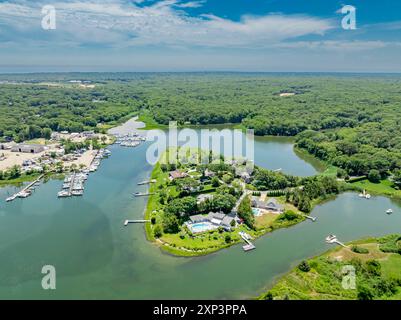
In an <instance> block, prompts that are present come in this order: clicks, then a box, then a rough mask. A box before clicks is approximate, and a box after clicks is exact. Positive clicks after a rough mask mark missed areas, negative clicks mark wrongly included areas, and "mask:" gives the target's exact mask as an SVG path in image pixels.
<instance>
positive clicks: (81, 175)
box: [57, 149, 111, 198]
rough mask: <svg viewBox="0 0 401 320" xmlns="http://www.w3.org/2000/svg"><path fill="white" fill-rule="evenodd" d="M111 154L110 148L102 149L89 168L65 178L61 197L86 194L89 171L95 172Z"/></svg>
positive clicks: (60, 192)
mask: <svg viewBox="0 0 401 320" xmlns="http://www.w3.org/2000/svg"><path fill="white" fill-rule="evenodd" d="M110 155H111V152H110V150H108V149H100V150H99V151H98V152H97V154H96V156H95V158H94V159H93V161H92V163H91V165H90V167H89V169H83V170H81V171H79V172H72V173H70V174H69V175H67V176H66V177H65V179H64V182H63V185H62V190H61V191H59V192H58V194H57V196H58V197H59V198H68V197H72V196H75V197H80V196H83V195H84V190H85V186H84V185H85V182H86V180H88V177H89V173H91V172H95V171H96V170H97V169H98V167H99V166H100V162H101V160H102V159H104V158H107V157H109V156H110Z"/></svg>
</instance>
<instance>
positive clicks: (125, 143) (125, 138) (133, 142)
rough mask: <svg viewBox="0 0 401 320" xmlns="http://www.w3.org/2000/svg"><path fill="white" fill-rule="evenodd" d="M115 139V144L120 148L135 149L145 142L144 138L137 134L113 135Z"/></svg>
mask: <svg viewBox="0 0 401 320" xmlns="http://www.w3.org/2000/svg"><path fill="white" fill-rule="evenodd" d="M114 136H115V137H116V141H115V144H118V145H120V146H122V147H133V148H135V147H137V146H139V145H140V144H141V143H142V142H144V141H146V137H144V136H142V135H140V134H139V133H137V132H135V133H127V134H114Z"/></svg>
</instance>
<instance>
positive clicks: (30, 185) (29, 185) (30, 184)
mask: <svg viewBox="0 0 401 320" xmlns="http://www.w3.org/2000/svg"><path fill="white" fill-rule="evenodd" d="M43 177H44V174H41V175H40V176H39V178H37V179H36V180H35V181H33V182H31V183H29V184H28V185H27V186H25V187H24V188H23V189H22V190H20V191H18V192H17V193H15V194H13V195H12V196H11V197H8V198H7V199H6V201H7V202H10V201H13V200H15V199H16V198H18V197H19V195H20V194H23V193H24V192H26V191H27V190H29V189H30V188H32V187H33V186H34V185H35V184H36V183H38V182H39V181H40V180H41V179H42V178H43Z"/></svg>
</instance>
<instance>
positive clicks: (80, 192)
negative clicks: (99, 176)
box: [71, 190, 84, 196]
mask: <svg viewBox="0 0 401 320" xmlns="http://www.w3.org/2000/svg"><path fill="white" fill-rule="evenodd" d="M71 194H72V195H73V196H82V195H83V194H84V191H83V190H73V191H72V192H71Z"/></svg>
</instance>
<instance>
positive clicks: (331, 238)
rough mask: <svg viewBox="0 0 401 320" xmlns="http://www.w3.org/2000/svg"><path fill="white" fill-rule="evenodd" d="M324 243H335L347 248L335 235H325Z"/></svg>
mask: <svg viewBox="0 0 401 320" xmlns="http://www.w3.org/2000/svg"><path fill="white" fill-rule="evenodd" d="M326 243H336V244H338V245H340V246H342V247H344V248H347V246H346V245H345V244H344V243H342V242H341V241H339V240H338V239H337V237H336V236H335V235H329V236H327V237H326Z"/></svg>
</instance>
